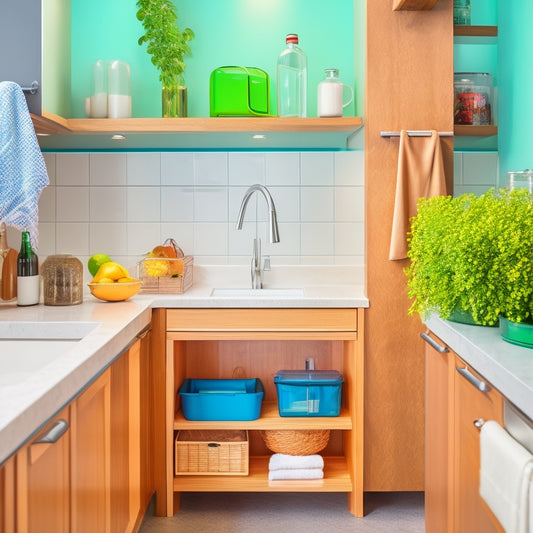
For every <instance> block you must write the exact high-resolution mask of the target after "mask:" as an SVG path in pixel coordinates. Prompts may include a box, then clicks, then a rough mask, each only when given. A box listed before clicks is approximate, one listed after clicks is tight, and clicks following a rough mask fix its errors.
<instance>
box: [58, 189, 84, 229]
mask: <svg viewBox="0 0 533 533" xmlns="http://www.w3.org/2000/svg"><path fill="white" fill-rule="evenodd" d="M55 190H56V220H57V221H58V222H89V187H56V188H55Z"/></svg>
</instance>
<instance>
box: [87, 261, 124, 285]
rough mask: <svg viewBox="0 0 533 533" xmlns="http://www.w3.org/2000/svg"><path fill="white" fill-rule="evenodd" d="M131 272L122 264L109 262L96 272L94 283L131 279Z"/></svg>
mask: <svg viewBox="0 0 533 533" xmlns="http://www.w3.org/2000/svg"><path fill="white" fill-rule="evenodd" d="M129 277H130V274H129V272H128V271H127V270H126V269H125V268H124V267H123V266H122V265H120V264H118V263H115V262H114V261H107V262H106V263H104V264H103V265H102V266H101V267H100V268H99V269H98V271H97V272H96V274H95V275H94V278H93V282H94V283H107V282H103V281H102V280H103V279H111V281H112V282H113V281H117V280H118V279H120V278H129Z"/></svg>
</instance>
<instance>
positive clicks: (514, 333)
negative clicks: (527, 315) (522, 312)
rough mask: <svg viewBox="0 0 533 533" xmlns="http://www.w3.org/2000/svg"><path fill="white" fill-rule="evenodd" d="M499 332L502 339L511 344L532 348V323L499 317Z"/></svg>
mask: <svg viewBox="0 0 533 533" xmlns="http://www.w3.org/2000/svg"><path fill="white" fill-rule="evenodd" d="M500 334H501V336H502V339H503V340H504V341H507V342H510V343H511V344H516V345H518V346H523V347H524V348H533V324H524V323H517V322H511V321H510V320H508V319H507V318H504V317H500Z"/></svg>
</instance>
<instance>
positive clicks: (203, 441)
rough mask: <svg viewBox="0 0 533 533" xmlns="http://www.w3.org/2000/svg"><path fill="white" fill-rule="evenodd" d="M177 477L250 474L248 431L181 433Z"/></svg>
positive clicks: (177, 457) (192, 431) (176, 445)
mask: <svg viewBox="0 0 533 533" xmlns="http://www.w3.org/2000/svg"><path fill="white" fill-rule="evenodd" d="M175 455H176V457H175V459H176V465H175V467H176V468H175V471H176V475H180V474H195V475H242V476H246V475H248V460H249V457H248V432H247V431H244V430H242V431H241V430H236V431H233V430H227V431H223V430H209V431H202V430H191V431H179V432H178V434H177V436H176V441H175Z"/></svg>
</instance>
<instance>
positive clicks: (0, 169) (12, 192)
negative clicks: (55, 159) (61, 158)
mask: <svg viewBox="0 0 533 533" xmlns="http://www.w3.org/2000/svg"><path fill="white" fill-rule="evenodd" d="M48 183H49V180H48V174H47V172H46V165H45V162H44V157H43V154H42V153H41V149H40V148H39V144H38V142H37V137H36V135H35V130H34V129H33V123H32V120H31V117H30V112H29V111H28V105H27V104H26V98H25V97H24V93H23V92H22V89H21V88H20V87H19V86H18V85H17V84H16V83H13V82H11V81H3V82H0V221H3V222H5V223H6V224H9V225H10V226H14V227H15V228H18V229H20V230H21V231H26V230H27V231H29V232H30V235H31V238H32V241H33V243H34V245H35V246H36V247H37V238H38V228H37V223H38V205H37V203H38V200H39V196H40V194H41V191H42V190H43V189H44V187H46V186H47V185H48Z"/></svg>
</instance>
